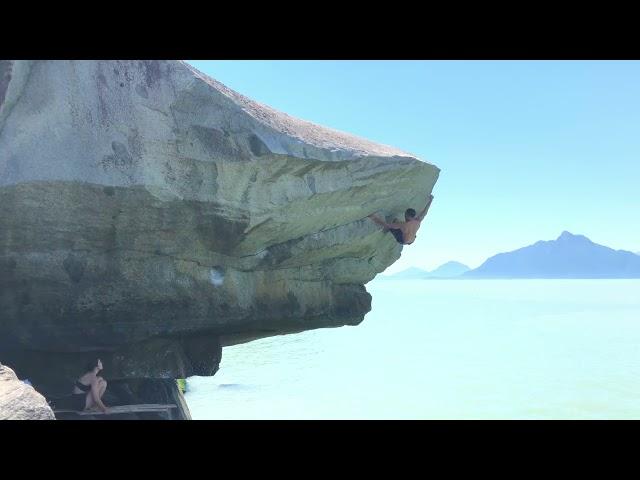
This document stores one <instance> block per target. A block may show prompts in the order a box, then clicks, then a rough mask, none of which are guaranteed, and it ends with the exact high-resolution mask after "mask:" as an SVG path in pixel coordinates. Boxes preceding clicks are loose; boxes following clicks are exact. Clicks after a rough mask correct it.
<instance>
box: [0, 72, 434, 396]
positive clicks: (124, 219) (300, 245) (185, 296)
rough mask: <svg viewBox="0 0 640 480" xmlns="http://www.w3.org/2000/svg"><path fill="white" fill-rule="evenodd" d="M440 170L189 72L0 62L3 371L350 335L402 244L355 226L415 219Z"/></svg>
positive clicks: (108, 371)
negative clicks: (300, 335) (347, 329)
mask: <svg viewBox="0 0 640 480" xmlns="http://www.w3.org/2000/svg"><path fill="white" fill-rule="evenodd" d="M438 174H439V169H438V168H437V167H435V166H434V165H431V164H429V163H427V162H424V161H422V160H419V159H418V158H416V157H415V156H413V155H411V154H409V153H406V152H402V151H400V150H397V149H394V148H392V147H387V146H384V145H378V144H375V143H373V142H370V141H367V140H364V139H360V138H357V137H354V136H352V135H349V134H345V133H341V132H337V131H335V130H331V129H328V128H325V127H321V126H318V125H314V124H312V123H310V122H306V121H303V120H299V119H295V118H293V117H290V116H288V115H286V114H284V113H281V112H277V111H276V110H274V109H272V108H270V107H267V106H265V105H261V104H259V103H257V102H254V101H252V100H250V99H248V98H246V97H243V96H242V95H239V94H237V93H236V92H233V91H231V90H229V89H228V88H226V87H225V86H224V85H222V84H220V83H218V82H216V81H215V80H213V79H211V78H209V77H207V76H205V75H203V74H202V73H200V72H198V71H197V70H195V69H193V68H192V67H191V66H189V65H188V64H186V63H184V62H178V61H0V225H1V228H0V360H2V361H5V362H6V363H8V364H10V365H12V366H13V367H14V368H15V369H16V371H18V372H19V375H20V376H21V377H24V376H29V377H30V378H31V377H33V379H34V380H35V381H38V382H42V383H43V384H44V383H47V384H56V385H63V384H64V382H70V381H72V380H73V379H74V378H75V377H76V376H77V375H78V374H79V373H81V372H79V371H78V369H79V367H81V366H82V365H83V364H84V363H85V361H86V360H88V359H91V358H95V357H100V358H101V359H102V360H103V363H104V364H105V375H106V376H108V377H110V378H111V379H116V380H117V379H172V378H177V377H179V378H184V377H187V376H190V375H213V374H214V373H215V372H216V370H217V369H218V364H219V361H220V357H221V350H222V347H223V346H225V345H233V344H236V343H242V342H246V341H250V340H253V339H257V338H262V337H266V336H271V335H279V334H285V333H294V332H301V331H305V330H309V329H314V328H320V327H338V326H343V325H357V324H358V323H360V322H361V321H362V319H363V318H364V315H365V314H366V313H367V312H368V311H369V310H370V308H371V297H370V295H369V294H368V293H367V291H366V289H365V287H364V284H366V283H367V282H368V281H370V280H372V279H373V278H374V277H375V275H376V274H377V273H379V272H382V271H383V270H384V269H386V268H387V267H388V266H389V265H391V264H392V263H393V262H394V261H396V260H397V259H398V258H399V256H400V252H401V248H402V247H401V246H400V245H398V244H397V243H396V242H395V240H394V239H393V237H392V236H391V235H388V234H385V233H384V232H383V231H381V229H380V228H379V227H378V226H376V225H375V224H374V223H373V222H371V221H370V220H369V219H368V218H367V215H369V214H371V213H373V212H378V213H379V214H381V215H382V216H386V217H387V219H388V220H393V219H394V218H397V219H401V218H402V215H403V212H404V210H405V209H406V208H408V207H413V208H415V209H416V210H418V209H421V208H422V207H423V206H424V204H425V202H426V198H427V196H428V195H429V193H431V191H432V189H433V186H434V184H435V182H436V180H437V177H438ZM80 370H81V368H80ZM51 388H53V387H51ZM64 388H68V386H67V385H65V387H64Z"/></svg>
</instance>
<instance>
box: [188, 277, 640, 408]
mask: <svg viewBox="0 0 640 480" xmlns="http://www.w3.org/2000/svg"><path fill="white" fill-rule="evenodd" d="M367 289H368V290H369V292H370V293H371V294H372V296H373V302H372V310H371V312H370V313H369V314H367V316H366V317H365V319H364V321H363V322H362V324H360V325H359V326H357V327H342V328H336V329H322V330H314V331H309V332H305V333H301V334H297V335H286V336H279V337H272V338H267V339H263V340H258V341H255V342H252V343H248V344H244V345H237V346H234V347H228V348H225V349H224V351H223V355H222V363H221V366H220V371H219V372H218V373H217V374H216V376H214V377H191V378H189V379H188V387H187V388H188V391H187V394H186V399H187V403H188V405H189V408H190V410H191V414H192V416H193V418H194V419H622V418H634V419H640V280H406V281H397V280H395V281H393V280H378V279H376V280H374V281H373V282H371V283H369V284H368V285H367Z"/></svg>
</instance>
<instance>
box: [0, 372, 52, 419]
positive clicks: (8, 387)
mask: <svg viewBox="0 0 640 480" xmlns="http://www.w3.org/2000/svg"><path fill="white" fill-rule="evenodd" d="M55 419H56V417H55V416H54V415H53V411H52V410H51V408H50V407H49V404H48V403H47V401H46V400H45V398H44V397H43V396H42V395H40V394H39V393H38V392H36V391H35V390H34V388H33V387H32V386H29V385H27V384H25V383H23V382H22V381H20V380H18V377H17V376H16V374H15V372H14V371H13V370H11V369H10V368H9V367H7V366H6V365H2V364H0V420H55Z"/></svg>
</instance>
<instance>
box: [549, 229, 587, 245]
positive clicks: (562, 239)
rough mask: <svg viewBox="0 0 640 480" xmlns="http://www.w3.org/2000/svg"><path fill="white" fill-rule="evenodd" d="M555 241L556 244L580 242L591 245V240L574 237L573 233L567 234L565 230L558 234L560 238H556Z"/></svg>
mask: <svg viewBox="0 0 640 480" xmlns="http://www.w3.org/2000/svg"><path fill="white" fill-rule="evenodd" d="M555 241H556V242H576V241H580V242H589V243H593V242H592V241H591V240H589V239H588V238H587V237H585V236H584V235H574V234H573V233H571V232H568V231H567V230H565V231H564V232H562V233H561V234H560V236H559V237H558V238H556V240H555Z"/></svg>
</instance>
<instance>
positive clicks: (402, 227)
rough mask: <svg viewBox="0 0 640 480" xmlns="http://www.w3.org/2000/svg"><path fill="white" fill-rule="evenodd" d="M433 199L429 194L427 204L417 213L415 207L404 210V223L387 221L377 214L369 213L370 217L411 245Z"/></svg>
mask: <svg viewBox="0 0 640 480" xmlns="http://www.w3.org/2000/svg"><path fill="white" fill-rule="evenodd" d="M432 200H433V195H429V199H428V200H427V206H426V207H424V209H423V210H422V211H421V212H420V213H419V214H418V215H416V211H415V210H414V209H413V208H408V209H407V210H406V211H405V212H404V219H405V222H404V223H386V222H384V221H383V220H381V219H379V218H378V217H377V216H376V215H375V214H373V213H372V214H371V215H369V218H370V219H371V220H373V221H374V222H376V223H377V224H378V225H381V226H383V227H385V230H384V231H385V232H386V231H389V232H391V234H392V235H393V236H394V237H395V239H396V240H397V241H398V243H399V244H401V245H411V244H412V243H413V242H414V241H415V239H416V233H417V232H418V229H419V228H420V222H422V219H423V218H424V217H425V215H426V214H427V211H428V210H429V206H431V201H432Z"/></svg>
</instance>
